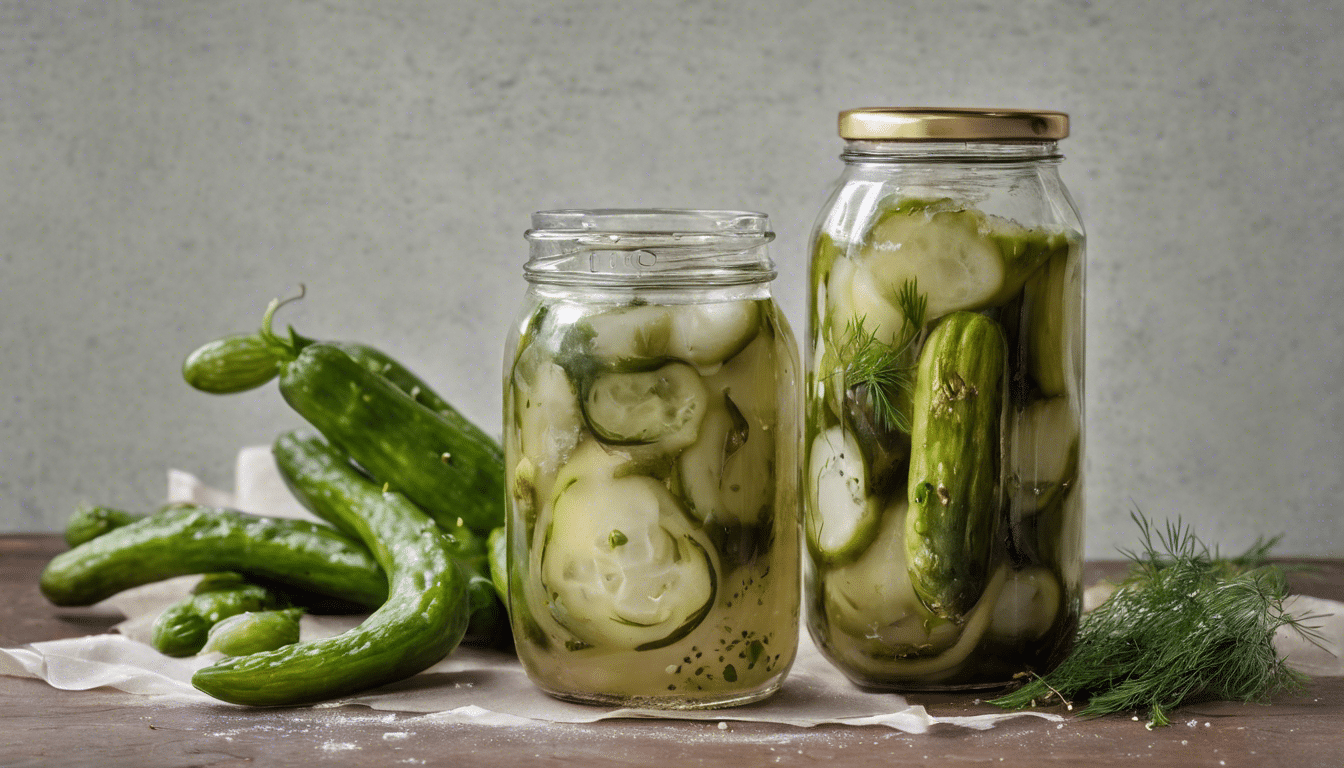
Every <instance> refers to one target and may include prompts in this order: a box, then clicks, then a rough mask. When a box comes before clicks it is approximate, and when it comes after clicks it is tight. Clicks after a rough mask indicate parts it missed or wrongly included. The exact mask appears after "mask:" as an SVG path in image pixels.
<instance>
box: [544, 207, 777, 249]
mask: <svg viewBox="0 0 1344 768" xmlns="http://www.w3.org/2000/svg"><path fill="white" fill-rule="evenodd" d="M589 235H598V236H601V235H621V236H626V237H634V238H641V237H647V238H657V237H672V238H676V239H680V238H682V237H686V236H691V237H697V236H709V237H726V238H737V237H746V238H765V239H766V241H767V242H768V241H769V240H773V239H774V236H775V233H774V232H771V231H770V217H769V216H767V215H766V214H764V213H759V212H757V211H747V210H735V209H713V208H560V209H555V210H549V211H537V212H536V213H533V214H532V228H531V229H529V230H527V231H526V232H525V233H524V235H523V236H524V237H526V238H527V239H528V240H549V239H572V238H576V237H584V236H589Z"/></svg>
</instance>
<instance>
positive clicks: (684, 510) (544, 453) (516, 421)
mask: <svg viewBox="0 0 1344 768" xmlns="http://www.w3.org/2000/svg"><path fill="white" fill-rule="evenodd" d="M768 226H769V225H768V219H767V218H766V217H765V216H764V215H761V214H756V213H747V212H738V211H688V210H592V211H550V212H541V213H537V214H534V216H533V218H532V229H530V230H529V231H528V233H527V238H528V240H529V241H530V243H531V258H530V260H529V262H528V264H527V266H526V268H525V274H526V277H527V280H528V283H529V287H528V291H527V296H526V302H525V306H524V308H523V311H522V313H521V315H520V321H519V323H518V326H517V332H516V333H515V334H513V335H512V336H511V338H510V340H509V344H508V347H507V350H506V353H505V381H504V424H505V433H504V447H505V460H506V462H507V468H506V469H507V482H508V489H509V493H508V534H507V535H508V562H509V585H508V586H509V614H510V616H511V618H512V622H513V630H514V637H515V640H516V644H517V651H518V657H519V658H520V659H521V661H522V664H523V667H524V669H525V670H526V671H527V674H528V676H529V677H530V678H531V680H532V681H533V682H534V683H535V684H536V685H538V686H539V687H540V688H542V689H543V690H545V691H546V692H547V693H549V694H551V695H553V696H556V697H559V698H562V699H567V700H572V701H579V702H586V703H600V704H613V705H620V706H636V707H655V708H665V709H701V708H710V707H723V706H732V705H738V704H745V703H748V702H752V701H757V700H760V699H763V698H765V697H767V696H769V695H770V694H771V693H773V692H774V691H775V690H776V689H778V687H779V685H780V683H781V681H782V680H783V679H784V677H785V675H786V674H787V672H788V669H789V667H790V665H791V664H792V662H793V658H794V654H795V650H796V647H797V640H798V622H799V605H800V594H799V592H800V586H799V584H800V575H799V568H800V562H799V561H800V554H799V550H800V544H799V536H800V531H799V517H800V515H799V502H798V493H799V485H800V483H801V477H800V466H801V464H800V458H799V456H798V445H799V441H800V429H801V425H800V424H799V414H800V413H801V408H800V406H799V402H798V400H799V397H800V394H799V390H800V386H799V383H798V367H799V364H798V353H797V348H796V343H795V341H794V338H793V335H792V333H791V331H790V330H789V327H788V325H787V323H786V322H785V320H784V317H783V315H782V314H781V313H780V311H779V310H778V308H777V306H776V304H775V302H774V301H773V299H772V298H771V295H770V288H769V286H770V281H771V280H772V279H773V278H774V274H775V273H774V270H773V266H772V264H771V262H770V260H769V257H768V255H767V252H766V245H767V244H768V243H769V242H770V240H771V239H773V237H774V235H773V233H771V232H769V231H768Z"/></svg>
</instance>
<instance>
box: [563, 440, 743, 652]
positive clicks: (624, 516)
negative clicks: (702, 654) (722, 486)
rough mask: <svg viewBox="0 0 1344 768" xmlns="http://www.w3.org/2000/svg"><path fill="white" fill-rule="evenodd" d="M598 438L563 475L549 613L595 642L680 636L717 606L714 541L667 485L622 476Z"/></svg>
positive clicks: (629, 645) (621, 643) (643, 645)
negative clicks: (713, 554) (695, 524)
mask: <svg viewBox="0 0 1344 768" xmlns="http://www.w3.org/2000/svg"><path fill="white" fill-rule="evenodd" d="M588 445H589V449H588V450H584V449H581V450H579V451H576V452H575V458H574V459H572V460H571V462H570V465H568V466H566V468H565V469H564V470H562V472H561V478H560V479H558V480H557V482H556V488H557V491H556V495H555V498H554V501H553V504H552V505H551V508H552V515H551V519H550V523H549V526H548V527H547V530H546V532H545V541H544V543H543V545H542V554H541V559H540V576H541V584H542V586H543V588H544V590H545V594H546V595H547V603H548V608H549V611H550V613H551V615H552V616H553V618H554V619H555V620H556V621H557V622H558V623H559V624H560V625H562V626H563V627H564V628H565V629H567V630H568V631H569V632H571V633H572V634H573V635H574V636H575V637H576V638H578V639H579V640H580V641H582V642H583V643H585V644H586V645H588V646H600V647H606V648H620V649H625V650H635V651H643V650H652V649H655V648H661V647H664V646H667V645H670V644H672V643H675V642H676V641H678V640H680V639H681V638H683V637H685V636H686V635H687V634H689V633H690V632H691V631H692V630H694V629H695V627H696V626H698V625H699V624H700V622H701V621H703V620H704V618H705V616H706V615H707V614H708V612H709V610H710V608H711V607H712V606H713V604H714V598H715V593H716V592H717V584H718V578H717V567H716V565H715V563H714V561H713V559H712V556H711V554H710V553H711V552H712V551H714V550H713V547H712V545H711V544H710V543H709V541H708V540H707V539H705V538H704V534H703V533H702V532H700V531H699V530H698V529H697V528H696V527H695V526H694V525H693V523H692V522H691V519H690V518H689V517H688V516H687V513H686V511H685V510H684V509H682V507H681V505H680V504H679V503H678V502H677V500H676V497H674V496H673V495H672V494H671V493H670V492H669V491H668V490H667V488H666V486H664V485H663V484H661V483H660V482H658V481H657V480H654V479H652V478H649V477H645V476H641V475H627V476H619V473H620V470H619V467H620V461H619V460H618V459H615V458H613V457H606V456H604V452H603V451H602V450H601V449H600V448H599V447H597V446H595V445H592V444H588Z"/></svg>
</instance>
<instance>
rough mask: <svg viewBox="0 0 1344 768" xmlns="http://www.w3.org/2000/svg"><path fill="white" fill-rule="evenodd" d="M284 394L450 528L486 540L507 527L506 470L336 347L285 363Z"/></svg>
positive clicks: (491, 453) (486, 448)
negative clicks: (467, 530) (460, 525)
mask: <svg viewBox="0 0 1344 768" xmlns="http://www.w3.org/2000/svg"><path fill="white" fill-rule="evenodd" d="M280 393H281V395H283V396H284V398H285V400H286V402H288V403H289V404H290V406H292V407H293V408H294V410H295V411H297V412H298V413H299V415H301V416H303V417H304V418H305V419H307V420H308V422H309V423H311V424H312V425H313V426H314V427H316V428H317V429H318V431H320V432H321V433H322V434H323V435H325V436H326V437H327V439H328V440H330V441H331V442H332V443H333V444H335V445H336V446H338V447H340V448H341V449H342V450H344V451H345V452H347V453H348V454H350V457H351V458H353V459H354V460H355V461H356V462H358V463H359V464H360V466H362V467H364V469H365V470H367V471H368V472H369V474H370V475H372V476H373V477H376V478H380V479H382V480H384V481H385V482H388V483H389V484H390V485H391V487H390V490H393V491H397V492H399V493H402V494H404V495H405V496H406V497H407V498H408V499H410V500H411V501H413V502H414V503H415V504H416V505H417V506H419V507H421V508H422V509H423V510H424V511H425V512H427V513H429V515H430V516H431V517H433V518H434V519H435V520H436V521H438V522H439V523H441V524H442V525H443V526H444V527H445V528H452V527H455V526H456V525H457V521H458V520H459V519H461V520H462V521H464V522H465V524H466V525H467V527H469V528H471V529H472V530H473V531H475V532H477V533H479V534H481V535H488V534H489V532H490V530H491V529H493V528H497V527H499V526H500V525H503V524H504V466H503V462H502V461H501V460H500V459H499V456H498V454H497V452H496V451H495V450H494V448H495V447H497V446H494V447H492V446H491V445H485V444H482V443H481V442H480V441H477V440H474V439H472V438H471V437H470V436H469V435H466V434H464V433H463V432H462V431H460V430H459V429H457V428H456V427H454V426H453V424H452V423H451V422H450V421H448V419H446V418H444V416H443V415H442V414H440V413H437V412H435V411H433V410H431V409H429V408H427V407H425V406H423V405H421V404H419V403H417V402H416V401H415V399H414V398H412V397H411V396H410V395H409V394H408V393H406V392H404V391H402V390H401V389H400V388H399V387H398V386H396V385H395V384H393V383H392V382H391V381H390V380H388V379H387V378H385V377H384V376H382V375H379V374H375V373H373V372H371V371H370V370H369V369H368V368H366V367H365V366H364V365H362V364H360V363H359V362H358V361H356V360H354V359H353V358H351V357H350V356H349V355H348V354H346V353H345V352H344V351H342V350H341V349H339V348H338V347H336V346H334V345H330V344H320V343H319V344H313V345H310V346H308V347H305V348H304V349H303V351H302V352H300V353H299V355H298V357H297V358H295V359H294V360H293V361H291V362H289V363H286V364H285V366H284V367H283V369H282V371H281V373H280Z"/></svg>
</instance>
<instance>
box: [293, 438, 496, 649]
mask: <svg viewBox="0 0 1344 768" xmlns="http://www.w3.org/2000/svg"><path fill="white" fill-rule="evenodd" d="M271 451H272V453H273V454H274V455H275V463H276V466H277V467H278V468H279V470H280V474H281V477H283V478H284V480H285V483H286V485H288V486H289V489H290V490H291V491H292V492H293V493H294V496H295V497H296V498H298V499H299V501H300V502H302V503H303V505H304V506H305V507H307V508H308V509H309V510H311V511H312V513H313V514H315V515H317V516H318V517H320V518H322V519H323V520H326V521H327V522H329V523H331V524H332V525H334V526H336V527H337V528H339V529H341V530H344V531H346V532H347V533H348V534H349V535H350V536H352V537H356V538H359V537H360V536H361V534H360V529H359V528H358V527H357V526H354V525H353V524H352V523H351V522H350V521H351V520H352V519H354V518H355V517H357V516H358V515H360V514H361V510H362V509H364V508H365V507H369V506H374V505H376V504H378V503H380V500H381V493H380V492H378V487H377V483H376V482H374V481H371V480H369V479H367V478H365V477H364V476H363V475H361V474H360V473H359V471H358V470H357V469H356V468H355V467H354V465H352V464H351V463H350V460H349V458H347V457H346V456H345V455H344V454H342V453H341V452H340V450H338V449H337V448H335V447H334V446H332V445H330V444H329V443H327V442H325V441H324V440H322V439H321V438H319V437H317V436H315V435H306V434H303V433H301V432H286V433H284V434H282V435H280V436H279V437H278V438H276V440H275V443H274V445H273V446H272V447H271ZM439 528H440V530H441V531H442V532H443V541H444V544H445V545H446V546H447V547H448V551H449V554H450V555H451V556H452V558H453V560H455V561H456V562H457V563H458V564H459V565H461V566H462V568H463V570H464V571H465V572H466V574H467V576H468V577H469V578H468V582H467V591H468V593H469V594H470V598H471V623H470V626H469V628H468V631H467V637H468V640H469V641H486V642H493V641H494V640H495V639H498V638H497V636H498V635H500V634H501V633H502V630H503V628H504V627H505V625H506V624H507V621H506V619H505V617H504V616H502V615H501V606H500V605H499V603H498V601H497V600H496V599H495V594H494V586H493V584H491V582H490V579H489V570H490V566H489V564H488V552H487V550H486V543H485V539H484V538H483V537H481V536H477V535H476V534H475V533H474V532H473V531H472V530H471V529H470V528H469V527H467V526H466V525H463V524H461V522H460V521H459V522H458V524H456V525H452V526H451V527H450V526H445V525H444V524H443V523H439Z"/></svg>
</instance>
